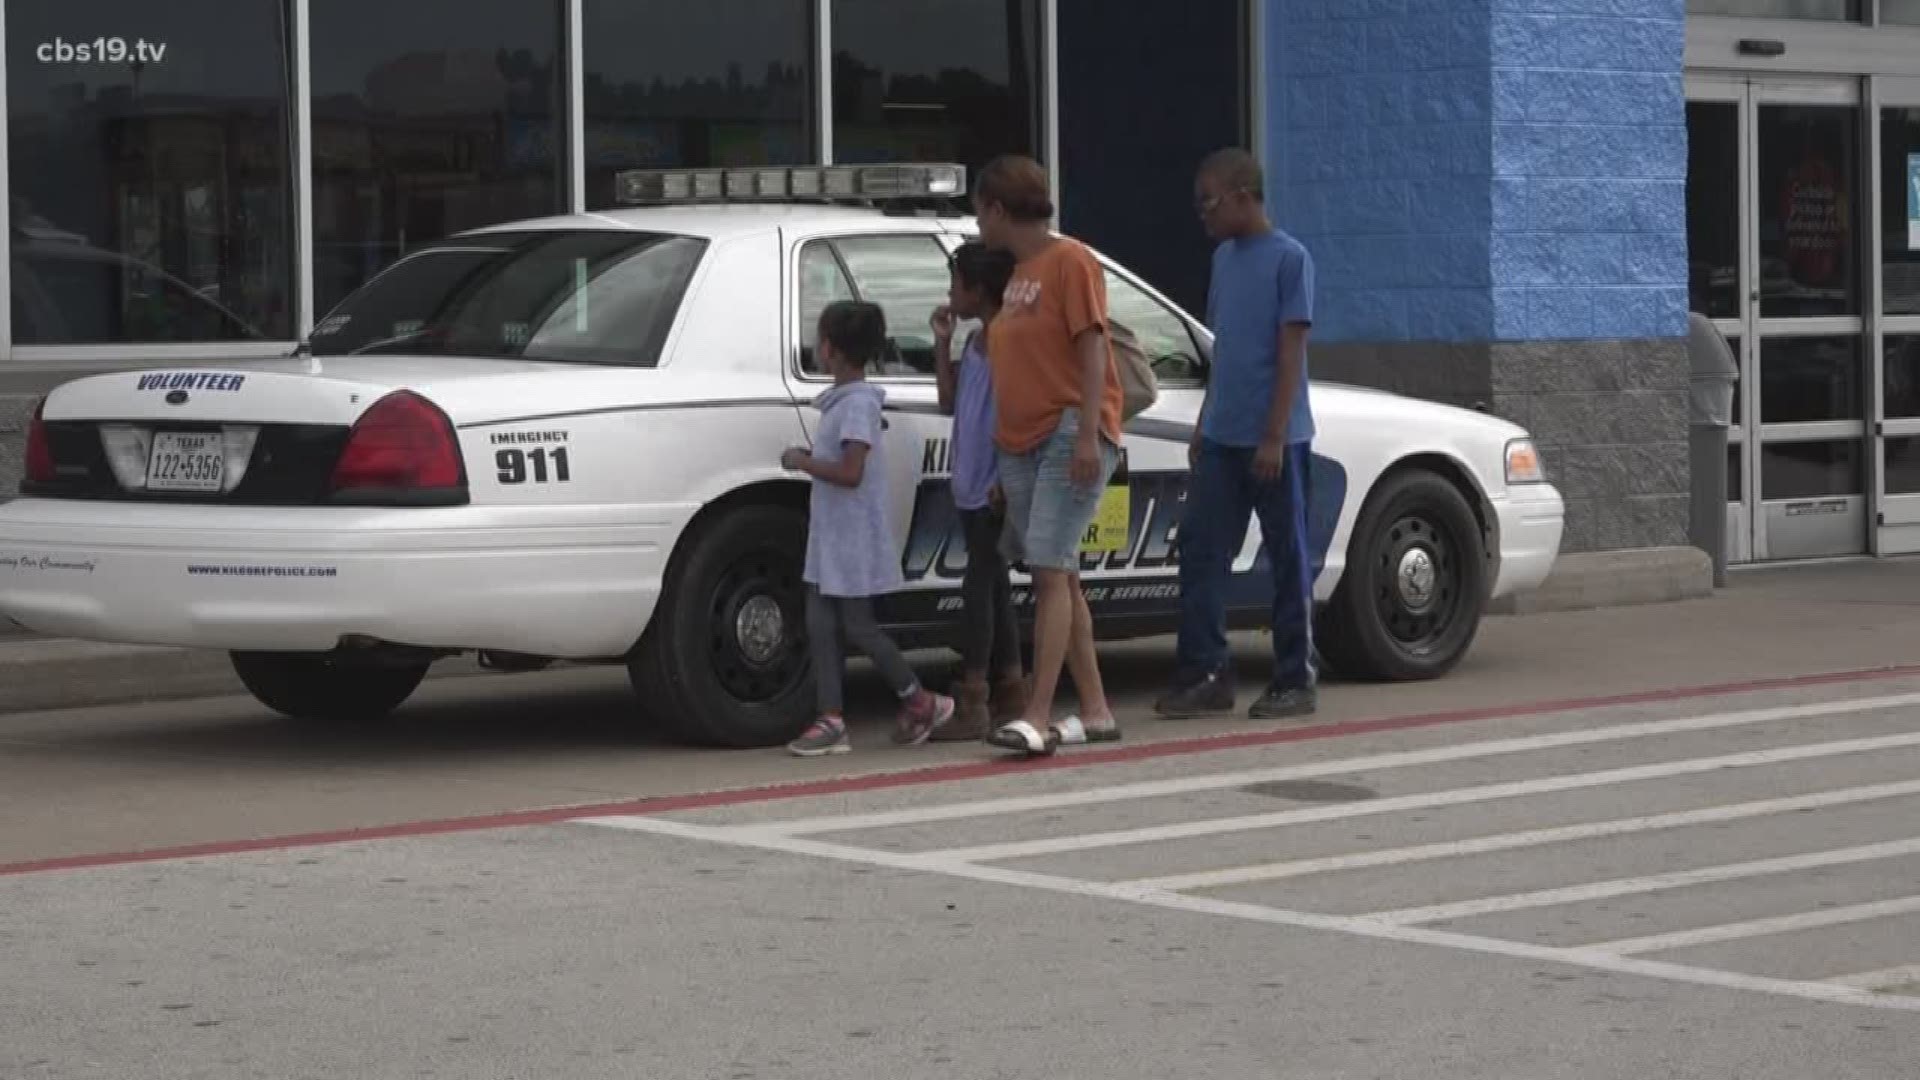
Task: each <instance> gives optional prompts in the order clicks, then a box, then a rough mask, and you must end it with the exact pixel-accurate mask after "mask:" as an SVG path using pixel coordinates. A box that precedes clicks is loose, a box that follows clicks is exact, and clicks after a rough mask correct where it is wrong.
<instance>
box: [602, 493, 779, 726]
mask: <svg viewBox="0 0 1920 1080" xmlns="http://www.w3.org/2000/svg"><path fill="white" fill-rule="evenodd" d="M806 544H807V516H806V514H804V513H802V512H801V511H799V510H795V509H791V508H789V507H784V506H767V505H760V506H742V507H739V508H737V509H733V510H728V511H725V512H723V513H722V514H721V515H720V516H719V517H716V518H714V519H713V520H711V521H709V522H707V523H705V524H704V525H702V526H700V527H699V531H698V532H697V533H695V534H694V535H690V536H688V537H686V538H685V539H684V540H683V541H681V544H680V550H679V551H678V552H676V553H675V557H674V560H673V563H672V566H671V569H670V570H669V571H668V578H667V583H666V589H665V592H664V593H663V595H662V596H661V598H660V606H659V607H658V608H656V609H655V610H654V613H653V620H652V622H651V623H650V624H649V625H648V627H647V632H646V635H645V637H644V638H643V639H642V640H641V642H640V645H639V647H637V648H636V649H635V650H634V651H633V655H632V656H631V657H629V659H628V661H627V673H628V676H629V678H630V679H631V680H632V682H633V689H634V693H635V694H637V695H638V696H639V698H640V701H641V703H642V707H643V708H644V709H645V710H646V711H647V712H648V713H650V714H652V715H653V716H656V717H657V718H658V719H660V720H661V721H662V722H663V723H664V724H665V725H666V726H667V728H668V729H669V730H671V731H672V732H673V733H674V734H676V735H677V736H679V737H681V738H682V739H685V740H687V741H690V742H695V743H700V744H703V745H709V746H721V747H730V748H735V749H750V748H755V747H765V746H778V745H780V744H782V743H785V742H788V741H789V740H791V739H792V738H793V737H794V736H796V735H798V734H799V733H800V732H801V731H802V730H804V729H805V728H806V726H807V724H808V722H809V721H810V720H811V719H812V715H811V714H812V709H813V691H814V683H813V668H812V665H811V664H810V663H809V662H808V659H807V641H806V587H805V585H804V584H802V582H801V572H802V570H803V569H804V568H805V560H806Z"/></svg>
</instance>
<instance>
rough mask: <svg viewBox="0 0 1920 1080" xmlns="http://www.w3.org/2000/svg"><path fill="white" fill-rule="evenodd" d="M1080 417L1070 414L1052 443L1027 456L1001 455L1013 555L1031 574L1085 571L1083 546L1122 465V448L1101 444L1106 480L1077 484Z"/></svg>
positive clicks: (1063, 414) (1102, 475) (1065, 414)
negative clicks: (1075, 467) (1109, 483)
mask: <svg viewBox="0 0 1920 1080" xmlns="http://www.w3.org/2000/svg"><path fill="white" fill-rule="evenodd" d="M1079 437H1080V412H1079V410H1078V409H1066V410H1064V411H1063V412H1061V414H1060V424H1059V426H1058V427H1056V428H1054V429H1053V434H1051V435H1048V436H1047V438H1046V441H1044V442H1042V443H1041V444H1040V445H1039V446H1037V447H1034V448H1033V449H1032V450H1029V451H1028V452H1026V453H1024V454H1009V453H1007V452H1006V451H1005V450H1002V451H1000V489H1001V491H1003V492H1005V493H1006V496H1007V524H1008V527H1009V531H1010V532H1011V533H1012V534H1013V536H1012V539H1013V540H1014V541H1015V543H1014V544H1012V545H1009V546H1010V547H1013V548H1014V549H1015V550H1013V551H1009V552H1008V555H1009V557H1010V558H1012V559H1014V560H1015V561H1020V562H1024V563H1026V565H1027V567H1028V569H1031V570H1064V571H1067V572H1069V573H1077V572H1079V570H1080V543H1081V540H1082V539H1083V538H1084V537H1085V536H1086V534H1087V526H1089V525H1091V524H1093V516H1094V513H1095V512H1096V511H1098V510H1099V508H1100V496H1101V495H1102V494H1103V493H1104V492H1105V491H1106V486H1107V480H1108V479H1109V478H1110V477H1112V476H1113V470H1114V469H1115V468H1116V467H1117V466H1118V465H1119V464H1120V448H1119V447H1117V446H1114V445H1113V444H1112V443H1110V442H1108V441H1107V440H1106V438H1105V437H1104V436H1102V437H1101V439H1100V479H1099V481H1098V482H1096V483H1094V484H1092V485H1090V486H1088V487H1081V486H1079V485H1077V484H1075V483H1074V482H1073V447H1074V443H1075V442H1076V441H1077V440H1078V439H1079Z"/></svg>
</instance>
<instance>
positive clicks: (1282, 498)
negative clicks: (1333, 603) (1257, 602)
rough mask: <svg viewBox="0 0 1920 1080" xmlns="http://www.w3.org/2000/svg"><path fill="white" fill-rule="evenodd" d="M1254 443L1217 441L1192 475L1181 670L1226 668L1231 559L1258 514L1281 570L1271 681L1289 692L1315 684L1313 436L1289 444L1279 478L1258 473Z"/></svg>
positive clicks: (1200, 672) (1185, 531) (1187, 673)
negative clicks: (1310, 541)
mask: <svg viewBox="0 0 1920 1080" xmlns="http://www.w3.org/2000/svg"><path fill="white" fill-rule="evenodd" d="M1253 456H1254V450H1253V448H1252V447H1238V446H1223V445H1221V444H1219V443H1216V442H1213V441H1211V440H1208V441H1205V442H1203V443H1202V444H1201V447H1200V460H1199V462H1198V463H1196V464H1195V465H1194V469H1193V474H1192V476H1190V477H1189V478H1188V481H1187V504H1186V512H1185V516H1184V517H1183V518H1182V519H1181V522H1180V645H1179V658H1180V672H1181V676H1182V677H1183V679H1195V678H1200V677H1203V676H1206V675H1210V674H1212V673H1214V672H1217V671H1220V670H1222V669H1224V668H1225V667H1226V666H1227V665H1228V663H1229V661H1230V659H1231V656H1230V654H1229V653H1228V651H1227V629H1226V628H1227V589H1228V586H1229V585H1230V584H1231V582H1232V577H1233V560H1234V558H1235V557H1236V556H1238V555H1239V554H1240V549H1241V547H1243V546H1244V545H1245V543H1246V539H1247V520H1248V518H1249V516H1251V515H1256V514H1257V515H1258V516H1259V518H1260V535H1261V543H1262V546H1264V547H1265V549H1266V553H1267V562H1268V563H1269V564H1271V566H1272V569H1273V679H1272V685H1273V686H1274V687H1276V688H1278V689H1282V690H1305V689H1310V688H1312V687H1313V686H1314V684H1315V683H1316V681H1317V680H1318V674H1317V673H1316V672H1315V671H1314V668H1313V578H1314V574H1313V568H1312V566H1311V558H1310V556H1309V554H1308V550H1307V488H1306V479H1307V468H1308V463H1309V462H1310V461H1311V460H1312V454H1311V451H1310V450H1309V449H1308V444H1307V443H1294V444H1292V445H1290V446H1288V447H1287V453H1286V458H1285V463H1284V466H1283V468H1282V469H1281V472H1280V478H1279V479H1278V480H1275V481H1273V482H1272V483H1262V482H1260V481H1259V480H1256V479H1254V475H1253Z"/></svg>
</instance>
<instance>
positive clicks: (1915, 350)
mask: <svg viewBox="0 0 1920 1080" xmlns="http://www.w3.org/2000/svg"><path fill="white" fill-rule="evenodd" d="M1882 355H1884V356H1885V357H1886V364H1885V366H1884V375H1883V378H1882V386H1883V389H1884V391H1885V394H1886V399H1887V415H1888V416H1890V417H1916V416H1920V337H1912V336H1895V335H1893V334H1888V335H1887V338H1886V346H1885V349H1884V351H1883V354H1882Z"/></svg>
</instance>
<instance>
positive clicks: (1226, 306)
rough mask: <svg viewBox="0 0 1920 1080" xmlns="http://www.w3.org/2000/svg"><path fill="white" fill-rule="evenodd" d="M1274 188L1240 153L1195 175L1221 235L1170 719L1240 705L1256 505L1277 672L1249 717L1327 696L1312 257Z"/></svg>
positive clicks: (1202, 205)
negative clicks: (1236, 600)
mask: <svg viewBox="0 0 1920 1080" xmlns="http://www.w3.org/2000/svg"><path fill="white" fill-rule="evenodd" d="M1263 188H1264V179H1263V177H1262V176H1261V170H1260V165H1259V163H1258V162H1256V161H1255V160H1254V159H1253V156H1252V155H1251V154H1248V153H1247V152H1245V151H1243V150H1222V151H1220V152H1218V153H1215V154H1213V155H1212V156H1210V157H1208V158H1207V160H1206V161H1205V162H1204V163H1203V164H1202V165H1201V167H1200V173H1199V177H1198V180H1197V181H1196V183H1195V194H1196V209H1197V210H1198V211H1199V213H1200V218H1201V221H1202V222H1204V223H1205V225H1206V228H1207V234H1208V236H1210V237H1212V238H1213V239H1214V240H1216V241H1219V247H1218V248H1217V249H1216V250H1215V252H1214V256H1213V282H1212V285H1211V287H1210V289H1209V291H1208V296H1207V323H1208V325H1209V326H1210V327H1211V328H1212V329H1213V333H1214V345H1213V370H1212V372H1211V374H1210V377H1209V379H1208V381H1207V397H1206V403H1205V404H1204V405H1202V406H1201V413H1200V422H1199V423H1198V424H1197V425H1196V426H1195V428H1194V433H1193V442H1192V445H1191V447H1190V449H1189V451H1188V460H1189V462H1190V463H1191V467H1192V473H1191V475H1190V477H1189V480H1188V486H1187V502H1186V516H1185V518H1184V519H1183V520H1182V522H1181V525H1180V600H1181V617H1180V643H1179V660H1180V665H1179V674H1178V675H1177V676H1176V677H1175V683H1174V686H1173V688H1172V689H1171V690H1170V691H1169V692H1168V693H1167V694H1166V696H1165V697H1163V698H1161V699H1160V701H1159V703H1158V705H1157V706H1156V708H1157V710H1158V712H1159V713H1160V715H1161V716H1164V717H1168V718H1184V717H1198V716H1214V715H1219V714H1223V713H1228V712H1231V711H1232V710H1233V708H1234V699H1235V693H1234V682H1233V666H1232V657H1231V654H1230V653H1229V652H1228V649H1227V635H1226V590H1227V585H1228V582H1229V580H1230V578H1231V575H1232V572H1233V560H1234V558H1235V556H1237V555H1238V554H1239V552H1240V548H1241V546H1242V544H1243V543H1244V542H1245V540H1246V535H1247V521H1248V517H1249V516H1250V515H1258V516H1259V520H1260V532H1261V539H1262V542H1263V545H1264V547H1265V549H1266V554H1267V561H1268V562H1269V563H1270V564H1271V566H1272V569H1273V675H1272V678H1271V680H1270V681H1269V683H1268V686H1267V690H1266V692H1265V693H1264V694H1263V695H1262V696H1261V697H1260V699H1259V700H1258V701H1256V702H1254V704H1253V706H1252V708H1251V709H1250V710H1249V711H1248V715H1249V716H1251V717H1252V718H1253V719H1256V720H1278V719H1284V718H1288V717H1297V716H1305V715H1308V714H1311V713H1312V712H1314V710H1315V709H1316V708H1317V706H1318V699H1317V691H1316V688H1315V687H1316V683H1317V681H1318V676H1317V673H1316V672H1315V671H1314V667H1313V574H1312V571H1311V569H1310V560H1309V558H1308V553H1307V535H1306V533H1307V524H1306V473H1307V468H1308V462H1309V460H1310V452H1309V445H1310V444H1311V443H1312V441H1313V409H1312V406H1311V404H1310V403H1309V401H1308V395H1307V333H1308V330H1309V328H1310V327H1311V326H1312V325H1313V259H1312V257H1311V256H1310V255H1308V254H1307V249H1306V248H1305V247H1303V246H1301V244H1300V242H1299V241H1298V240H1295V239H1294V238H1293V237H1291V236H1288V235H1287V234H1286V233H1284V232H1282V231H1280V230H1279V229H1277V228H1275V227H1274V226H1273V224H1272V222H1271V221H1269V220H1268V218H1267V212H1266V204H1265V198H1264V196H1263V194H1262V192H1263Z"/></svg>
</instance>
